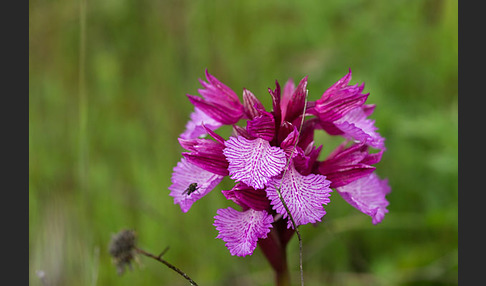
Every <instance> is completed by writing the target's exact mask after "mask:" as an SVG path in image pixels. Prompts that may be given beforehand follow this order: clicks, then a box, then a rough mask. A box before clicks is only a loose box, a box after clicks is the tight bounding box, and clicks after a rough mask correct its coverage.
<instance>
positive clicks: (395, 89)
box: [29, 0, 458, 285]
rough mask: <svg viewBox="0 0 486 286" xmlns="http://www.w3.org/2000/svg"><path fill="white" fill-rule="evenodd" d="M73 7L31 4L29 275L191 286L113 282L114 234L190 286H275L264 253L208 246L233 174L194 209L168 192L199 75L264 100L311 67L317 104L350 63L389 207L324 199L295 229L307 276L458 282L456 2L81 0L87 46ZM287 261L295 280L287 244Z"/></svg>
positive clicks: (153, 278) (339, 280) (214, 242)
mask: <svg viewBox="0 0 486 286" xmlns="http://www.w3.org/2000/svg"><path fill="white" fill-rule="evenodd" d="M81 8H82V6H81V2H71V1H65V2H62V1H34V0H33V1H29V42H30V45H29V91H30V93H29V258H30V262H29V265H30V271H29V273H30V285H41V281H40V279H38V278H37V276H36V274H35V273H36V271H38V270H43V271H44V272H45V275H46V279H47V280H48V281H50V282H52V284H51V285H133V284H138V285H187V283H186V282H187V281H185V280H184V279H183V278H182V277H180V276H178V275H177V274H176V273H175V272H172V271H171V270H169V269H168V268H166V267H164V266H163V265H161V264H158V263H157V262H156V261H151V260H149V259H146V258H144V257H141V259H140V265H136V266H135V269H134V271H128V272H127V273H125V274H124V275H123V276H121V277H119V276H117V274H116V269H115V267H114V266H113V265H112V264H111V260H110V257H109V255H108V251H107V246H108V242H109V240H110V238H111V235H112V234H113V233H115V232H118V231H119V230H121V229H122V228H132V229H135V230H136V231H137V233H138V235H139V245H140V247H141V248H144V249H145V250H148V251H151V252H153V253H158V252H160V251H162V250H163V249H164V248H165V247H166V246H169V247H170V250H169V252H168V253H167V254H166V255H165V256H164V257H165V258H166V259H167V260H168V261H170V262H171V263H173V264H175V265H176V266H178V267H180V268H181V269H183V270H184V271H185V272H187V273H188V274H189V275H190V276H191V277H192V278H193V279H194V280H195V281H196V282H198V283H199V284H200V285H272V283H273V276H272V275H273V274H272V272H271V269H270V267H269V266H268V265H267V262H266V261H265V260H264V258H263V256H262V254H261V253H260V251H259V250H257V251H255V254H254V255H253V256H250V257H245V258H239V257H232V256H231V255H230V254H229V252H228V251H227V249H226V248H225V247H224V243H223V242H222V241H221V240H219V239H215V237H216V235H217V233H216V231H215V229H214V227H213V226H212V223H213V216H214V215H215V213H216V209H218V208H221V207H226V206H229V205H231V204H230V203H229V202H228V201H226V200H225V199H224V198H223V196H221V195H220V193H219V191H220V190H222V189H226V188H229V187H231V182H230V181H229V180H225V181H224V182H223V183H222V184H221V185H220V186H218V187H217V189H215V190H214V191H213V192H211V193H210V194H209V195H208V196H207V197H205V198H204V199H203V200H200V201H198V202H197V203H196V204H195V205H194V206H193V208H192V209H191V210H190V211H189V212H188V213H182V212H181V211H180V209H179V208H178V206H176V205H174V204H173V201H172V198H171V197H169V195H168V194H169V191H168V189H167V187H168V186H169V185H170V175H171V172H172V168H173V167H174V166H175V164H176V162H177V161H178V160H179V159H180V152H181V151H182V149H181V148H180V147H179V145H178V143H177V136H178V135H179V134H180V133H181V132H182V131H183V130H184V125H185V123H186V121H187V119H188V117H189V114H190V112H191V111H192V107H191V105H190V103H189V101H188V100H187V98H186V97H185V94H187V93H189V94H196V93H197V89H198V88H199V83H198V81H197V79H198V78H202V77H203V76H204V69H205V68H208V69H209V71H210V72H211V73H212V74H213V75H215V76H216V77H218V78H219V79H220V80H221V81H223V82H224V83H225V84H227V85H228V86H230V87H231V88H232V89H233V90H235V91H236V92H237V93H238V94H240V95H241V91H242V88H243V87H245V88H248V89H250V90H251V91H252V92H254V93H255V94H256V95H257V96H258V97H259V98H260V99H261V100H262V102H263V103H264V104H265V106H267V107H270V106H271V100H270V96H269V95H268V93H267V89H268V88H269V87H270V88H274V85H275V84H274V82H275V80H279V82H280V83H281V84H283V83H284V82H285V81H286V80H287V79H288V78H293V79H294V80H295V81H298V80H300V79H301V78H302V77H304V76H305V75H308V76H309V83H308V89H309V99H310V100H315V99H317V98H319V97H320V95H321V94H322V92H323V91H324V90H325V89H326V88H327V87H329V86H330V85H331V84H332V83H334V82H335V81H336V80H338V79H339V78H341V77H342V76H343V75H344V74H346V72H347V71H348V68H351V69H352V71H353V80H352V82H353V83H358V82H359V83H360V82H365V83H366V86H365V91H366V92H370V97H369V99H368V102H369V103H376V105H377V108H376V110H375V112H374V114H373V118H374V119H376V125H377V126H378V127H379V131H380V133H381V134H382V135H383V136H385V137H386V143H387V152H385V154H384V156H383V160H382V161H381V162H380V163H379V164H378V169H377V172H378V174H379V175H380V176H381V177H382V178H385V177H386V178H388V179H389V182H390V185H391V187H392V193H391V194H390V195H389V196H388V200H389V201H390V206H389V210H390V212H389V213H388V214H387V216H386V217H385V219H384V221H383V222H382V223H381V224H379V225H377V226H373V225H372V224H371V219H370V218H369V217H366V216H365V215H363V214H361V213H359V212H358V211H356V210H355V209H353V208H352V207H351V206H349V205H348V204H346V203H345V202H344V201H343V200H342V199H341V198H340V197H339V196H338V195H337V194H336V193H334V194H333V195H332V196H331V203H330V204H329V205H328V206H327V207H326V210H327V214H326V216H325V217H324V222H323V223H322V224H320V225H319V226H317V227H312V226H304V227H302V228H301V233H302V236H303V240H304V271H305V273H304V274H305V282H306V285H457V267H458V266H457V201H458V193H457V183H458V176H457V155H458V152H457V147H458V135H457V134H458V125H457V124H458V118H457V92H458V91H457V89H458V88H457V85H458V82H457V51H458V47H457V1H448V0H426V1H364V0H349V1H338V0H332V1H326V2H322V3H321V2H319V1H309V0H303V1H276V0H272V1H265V2H263V1H256V0H249V1H222V0H219V1H187V0H186V1H143V0H142V1H128V0H124V1H122V0H117V1H87V6H86V14H85V17H86V23H85V24H86V26H85V28H86V30H85V32H86V35H85V36H86V37H85V40H83V41H82V42H80V39H81V37H80V33H81V25H80V24H81V21H80V20H81V18H80V16H81V14H80V9H81ZM83 45H84V47H85V58H84V59H82V58H81V59H80V53H81V50H80V47H82V46H83ZM80 63H84V68H83V69H81V70H84V77H85V78H84V79H82V80H81V85H80V74H79V71H80ZM82 82H84V84H83V83H82ZM83 93H84V94H85V97H86V98H85V101H83V98H82V96H83V95H82V94H83ZM83 102H84V103H83ZM83 104H84V105H83ZM83 120H85V121H84V122H83ZM83 128H85V129H83ZM316 138H317V139H318V140H319V142H318V143H320V144H324V152H329V151H330V150H331V149H332V147H333V146H334V145H333V144H334V142H335V141H333V139H334V138H329V137H326V136H321V135H319V136H317V137H316ZM326 142H330V143H329V144H326ZM289 260H290V261H289V265H290V268H291V269H292V271H293V281H294V282H295V283H298V282H297V281H298V276H299V275H298V246H297V242H296V241H295V240H293V242H292V243H291V244H290V245H289Z"/></svg>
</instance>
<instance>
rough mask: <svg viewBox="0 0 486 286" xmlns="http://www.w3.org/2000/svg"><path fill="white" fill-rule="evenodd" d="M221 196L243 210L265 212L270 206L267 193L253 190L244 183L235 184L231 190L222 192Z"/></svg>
mask: <svg viewBox="0 0 486 286" xmlns="http://www.w3.org/2000/svg"><path fill="white" fill-rule="evenodd" d="M222 193H223V195H224V196H225V197H226V199H228V200H232V201H233V202H235V203H236V204H238V205H239V206H241V207H242V208H243V209H244V210H246V209H248V208H252V209H254V210H257V211H262V210H266V209H267V208H268V207H269V206H270V201H269V200H268V199H267V193H266V192H265V191H264V190H255V189H254V188H252V187H249V186H247V185H246V184H245V183H237V184H236V185H235V186H234V187H233V188H232V189H231V190H223V191H222Z"/></svg>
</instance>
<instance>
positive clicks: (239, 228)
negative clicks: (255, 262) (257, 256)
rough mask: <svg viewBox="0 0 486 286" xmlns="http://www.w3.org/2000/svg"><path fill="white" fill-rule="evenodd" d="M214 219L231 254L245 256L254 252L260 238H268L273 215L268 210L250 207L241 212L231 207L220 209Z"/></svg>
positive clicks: (219, 236)
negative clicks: (257, 209)
mask: <svg viewBox="0 0 486 286" xmlns="http://www.w3.org/2000/svg"><path fill="white" fill-rule="evenodd" d="M217 214H218V215H216V216H215V217H214V219H215V221H214V226H216V230H218V231H219V234H218V236H217V237H216V238H220V239H222V240H223V241H224V242H226V243H225V245H226V247H227V248H228V250H229V251H230V253H231V255H237V256H245V255H249V254H250V255H251V254H253V251H254V250H255V248H256V246H257V242H258V239H260V238H266V237H267V234H268V233H269V232H270V228H272V223H273V217H272V216H271V215H270V214H268V213H267V212H266V211H256V210H253V209H248V210H246V211H244V212H239V211H237V210H234V209H233V208H231V207H229V208H226V209H219V210H218V211H217Z"/></svg>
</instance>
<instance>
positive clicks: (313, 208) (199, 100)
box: [169, 70, 390, 256]
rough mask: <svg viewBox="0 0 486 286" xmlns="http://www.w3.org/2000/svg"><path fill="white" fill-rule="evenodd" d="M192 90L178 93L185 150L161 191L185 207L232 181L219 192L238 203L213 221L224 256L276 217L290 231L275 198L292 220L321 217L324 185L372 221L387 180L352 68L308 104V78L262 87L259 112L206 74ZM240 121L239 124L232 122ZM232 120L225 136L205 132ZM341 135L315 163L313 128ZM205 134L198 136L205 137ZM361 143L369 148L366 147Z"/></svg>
mask: <svg viewBox="0 0 486 286" xmlns="http://www.w3.org/2000/svg"><path fill="white" fill-rule="evenodd" d="M206 80H207V81H203V80H200V83H201V85H202V87H203V88H202V89H199V90H198V92H199V94H200V95H201V97H199V96H194V95H187V96H188V98H189V100H190V102H191V103H192V104H193V105H194V107H195V108H194V112H193V113H192V114H191V116H190V118H191V119H190V121H189V122H188V123H187V125H186V130H185V131H184V132H183V133H182V134H181V135H180V138H179V143H180V144H181V146H182V147H183V148H184V149H186V150H187V151H188V152H184V153H182V155H183V157H182V159H181V161H180V162H178V163H177V166H176V167H174V171H173V174H172V185H171V186H170V187H169V190H170V191H171V192H170V195H171V196H172V197H173V198H174V203H175V204H179V205H180V207H181V209H182V211H183V212H187V211H188V210H189V209H190V208H191V206H192V204H193V203H194V202H195V201H197V200H199V199H200V198H202V197H204V196H205V195H206V194H208V193H209V192H210V191H211V190H213V189H214V187H215V186H216V185H218V184H219V183H220V182H221V180H222V179H223V178H224V177H225V176H230V178H231V179H233V180H234V181H235V185H234V187H233V188H232V189H231V190H224V191H222V193H223V195H224V196H225V197H226V198H227V199H228V200H231V201H233V202H234V203H236V204H237V205H239V206H240V208H241V210H236V209H234V208H232V207H228V208H226V209H219V210H218V211H217V215H216V216H215V222H214V226H215V227H216V229H217V230H218V232H219V235H218V236H217V238H220V239H222V240H223V241H225V243H226V246H227V248H228V249H229V251H230V253H231V254H232V255H238V256H245V255H248V254H252V253H253V251H254V249H255V248H256V246H257V242H258V240H259V239H265V238H266V237H267V235H268V233H269V232H270V231H271V228H272V227H273V226H274V223H276V222H277V221H279V220H286V221H287V228H288V229H293V224H292V222H291V221H290V219H289V217H288V213H287V210H286V209H285V207H284V205H283V204H282V201H281V199H280V196H279V193H280V194H281V196H282V198H283V200H284V201H285V204H286V205H287V207H288V209H289V211H290V213H291V215H292V218H293V220H294V222H295V224H296V225H297V226H299V225H304V224H308V223H317V222H320V221H321V219H322V217H323V216H324V215H325V214H326V211H325V209H324V207H323V205H327V204H328V203H329V202H330V199H329V197H330V193H331V192H332V190H331V188H333V189H335V190H336V191H337V193H338V194H340V195H341V196H342V197H343V199H344V200H346V201H347V202H348V203H349V204H351V205H352V206H353V207H355V208H357V209H358V210H359V211H361V212H363V213H365V214H367V215H369V216H371V218H372V223H373V224H377V223H379V222H381V220H382V219H383V217H384V215H385V213H387V212H388V210H387V209H386V207H387V206H388V201H387V200H386V198H385V196H386V194H388V193H389V192H390V187H389V186H388V182H387V180H386V179H385V180H381V179H380V178H379V177H378V176H377V175H376V174H375V172H374V170H375V167H374V166H373V165H374V164H376V163H378V162H379V161H380V160H381V156H382V154H383V152H384V151H385V146H384V138H383V137H381V135H380V134H379V133H378V132H376V130H377V128H376V127H375V126H374V120H371V119H369V118H368V116H369V115H371V114H372V112H373V110H374V107H375V106H374V105H368V104H365V101H366V100H367V98H368V95H369V94H363V93H362V91H363V89H364V84H362V85H358V84H356V85H349V82H350V80H351V71H349V73H348V74H347V75H346V76H344V77H343V78H342V79H340V80H339V81H338V82H336V83H335V84H334V85H332V86H331V87H330V88H328V89H327V90H326V91H325V92H324V93H323V94H322V96H321V97H320V98H319V99H317V100H315V101H307V93H308V90H307V88H306V87H307V77H304V78H303V79H302V80H301V81H300V82H299V84H298V85H297V86H295V84H294V83H293V81H292V80H288V81H287V82H286V84H285V86H284V87H283V89H281V88H280V85H279V83H278V81H276V87H275V89H274V90H272V89H269V93H270V95H271V97H272V105H273V106H272V107H273V110H272V111H271V112H268V111H266V110H265V107H264V106H263V104H262V103H261V102H260V101H259V100H258V99H257V98H256V97H255V95H254V94H253V93H252V92H250V91H249V90H247V89H243V103H242V102H241V101H240V99H239V98H238V96H237V94H236V93H235V92H234V91H233V90H231V89H230V88H229V87H227V86H226V85H224V84H223V83H221V82H220V81H219V80H218V79H216V78H215V77H214V76H212V75H211V74H209V72H208V71H207V70H206ZM241 120H244V123H245V124H246V126H243V127H242V126H240V125H241V124H240V125H237V124H236V123H238V122H240V121H241ZM223 125H231V126H233V134H232V136H230V137H229V138H228V139H224V138H223V137H221V136H220V135H218V134H217V133H215V132H214V130H216V129H218V128H219V127H221V126H223ZM316 130H324V131H325V132H327V133H328V134H330V135H341V136H342V137H344V142H343V143H342V144H341V145H340V146H338V147H337V148H336V150H334V151H333V152H331V154H330V155H329V156H328V157H327V158H326V159H324V160H322V161H320V160H319V154H320V152H321V149H322V147H323V146H322V145H320V146H319V147H316V146H315V145H314V132H315V131H316ZM208 134H209V136H210V137H211V138H212V139H208V138H205V137H206V136H207V135H208ZM370 148H373V149H375V150H377V151H376V152H374V153H370Z"/></svg>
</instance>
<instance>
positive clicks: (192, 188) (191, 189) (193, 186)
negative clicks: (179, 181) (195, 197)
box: [182, 183, 198, 196]
mask: <svg viewBox="0 0 486 286" xmlns="http://www.w3.org/2000/svg"><path fill="white" fill-rule="evenodd" d="M197 189H198V187H197V183H192V184H190V185H189V187H187V189H186V190H185V191H184V192H182V194H183V195H184V194H187V195H188V196H189V195H190V194H192V193H194V192H195V191H196V190H197Z"/></svg>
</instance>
